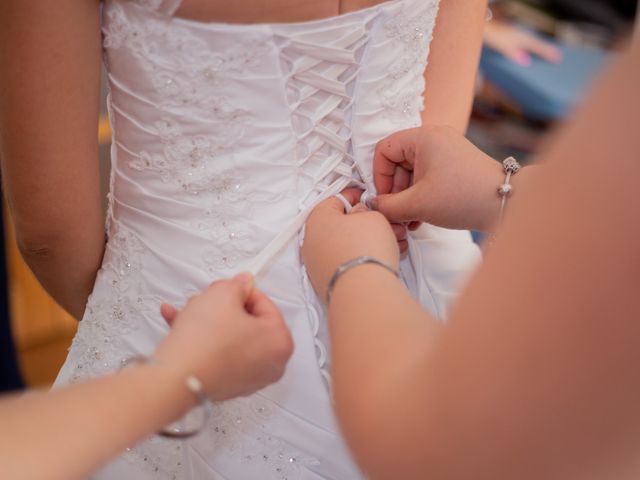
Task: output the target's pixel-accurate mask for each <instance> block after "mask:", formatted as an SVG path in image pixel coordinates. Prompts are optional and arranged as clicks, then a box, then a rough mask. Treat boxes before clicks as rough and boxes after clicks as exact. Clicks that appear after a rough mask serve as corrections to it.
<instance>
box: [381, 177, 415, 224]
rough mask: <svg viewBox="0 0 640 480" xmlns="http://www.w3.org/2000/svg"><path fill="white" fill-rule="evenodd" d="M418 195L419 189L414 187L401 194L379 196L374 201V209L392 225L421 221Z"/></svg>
mask: <svg viewBox="0 0 640 480" xmlns="http://www.w3.org/2000/svg"><path fill="white" fill-rule="evenodd" d="M417 193H418V190H417V187H415V186H413V187H410V188H408V189H406V190H403V191H402V192H399V193H393V194H390V195H379V196H377V197H376V198H375V199H374V200H373V207H374V209H375V210H377V211H379V212H380V213H382V214H383V215H384V216H385V217H387V220H389V222H391V223H406V222H413V221H420V220H421V219H420V210H419V207H420V205H419V198H418V194H417Z"/></svg>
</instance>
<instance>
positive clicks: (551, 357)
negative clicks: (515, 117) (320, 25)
mask: <svg viewBox="0 0 640 480" xmlns="http://www.w3.org/2000/svg"><path fill="white" fill-rule="evenodd" d="M632 55H633V56H631V55H630V56H628V58H626V59H625V60H624V64H623V65H621V66H618V67H617V68H616V69H615V71H614V72H613V73H612V74H611V75H609V76H608V77H607V78H606V80H605V82H604V84H603V85H602V86H601V88H600V89H599V90H598V92H597V94H596V95H595V96H594V97H593V98H592V99H591V101H590V102H589V104H588V106H587V107H586V108H585V109H584V110H583V111H582V112H581V113H580V115H579V116H578V118H577V119H576V120H575V122H574V123H573V124H572V125H571V126H570V127H567V128H566V129H565V130H564V131H563V132H561V133H560V135H558V137H557V138H556V141H555V142H554V143H553V145H552V146H551V148H550V149H549V150H547V152H546V154H544V155H543V156H542V157H543V159H544V162H545V166H544V167H541V168H540V169H538V172H537V173H536V176H535V178H531V179H530V183H529V184H528V186H527V187H526V188H524V189H522V190H523V191H521V192H519V193H518V195H517V196H515V197H514V198H513V199H512V200H510V202H511V203H510V205H509V216H508V217H507V220H506V223H505V224H504V226H503V228H501V229H500V232H499V234H498V237H497V240H496V242H495V244H494V246H493V247H492V248H491V249H490V250H489V252H488V254H487V256H486V260H485V262H484V263H483V265H482V266H481V267H480V268H479V269H478V271H477V272H476V274H475V275H474V277H473V278H472V279H471V281H470V283H469V284H468V286H467V288H466V289H465V291H464V292H463V294H462V296H461V297H460V299H459V301H458V303H457V305H456V306H455V308H454V311H453V312H452V315H451V317H450V320H449V322H448V323H447V325H446V326H442V325H441V324H439V323H436V322H435V321H434V320H433V318H432V317H431V316H430V315H429V314H428V313H426V312H424V311H422V310H421V309H420V308H419V307H418V305H417V304H416V303H415V302H414V301H413V300H412V299H411V298H410V297H409V295H408V293H407V292H406V290H405V289H404V287H403V286H402V285H401V284H400V282H398V281H397V280H396V279H395V278H394V277H393V275H390V274H389V272H387V271H386V270H384V269H381V268H378V267H376V266H365V267H359V268H357V269H353V270H351V271H349V272H348V273H346V274H345V275H344V276H343V278H341V280H340V281H339V282H338V284H337V285H336V288H335V290H334V293H333V298H332V302H331V305H330V307H329V321H330V328H331V335H332V344H333V347H332V351H333V365H334V382H333V384H334V392H335V400H336V408H337V412H338V415H339V419H340V421H341V424H342V427H343V431H344V433H345V436H346V438H347V440H348V442H349V444H350V445H351V447H352V449H353V451H354V453H355V456H356V458H357V459H358V461H359V462H360V465H361V466H362V467H363V469H364V470H365V471H366V472H367V473H368V474H369V475H370V477H371V478H374V479H376V478H385V479H386V478H403V479H414V478H415V479H423V478H427V477H428V478H431V479H440V478H442V479H447V480H456V479H466V478H474V479H496V478H518V479H520V480H528V479H532V480H533V479H536V480H539V479H540V478H545V479H555V478H558V479H560V478H563V479H566V478H581V479H596V478H616V479H627V478H629V479H631V478H637V476H638V472H639V471H640V465H639V462H638V460H637V445H638V442H639V441H640V416H639V415H638V414H637V405H638V404H639V402H640V382H638V378H637V368H636V366H637V365H638V364H639V362H640V344H639V341H638V339H639V338H640V324H639V323H638V318H640V300H639V297H638V292H637V289H638V287H637V286H638V280H637V279H638V274H639V272H640V256H639V255H640V254H639V250H638V245H639V244H640V222H639V221H638V205H640V190H638V189H637V188H636V185H635V184H636V183H637V179H638V178H640V163H639V162H638V161H637V156H638V152H640V138H639V137H638V135H637V127H636V126H637V125H638V122H639V121H640V103H639V97H638V96H637V95H635V92H636V87H637V85H638V82H639V81H640V51H638V50H637V49H636V50H635V52H634V53H633V54H632ZM330 202H331V200H330V201H328V202H327V203H325V204H324V206H323V207H320V210H318V211H317V212H315V213H314V214H313V215H314V216H316V213H317V216H316V217H315V219H314V217H313V216H312V217H311V219H310V223H309V224H308V225H307V231H306V237H305V238H306V239H305V247H304V250H303V253H304V255H305V262H306V265H307V270H308V271H309V273H310V275H311V276H312V280H313V281H314V285H316V287H317V288H318V290H319V291H321V292H322V290H323V288H324V287H323V285H326V282H327V281H328V278H329V276H330V275H331V273H332V272H333V271H334V269H335V267H336V266H337V265H338V264H339V263H341V262H342V261H344V260H345V259H347V258H345V256H344V255H347V256H349V257H351V258H352V257H353V256H354V255H362V254H370V255H377V256H378V258H382V259H384V260H385V261H387V262H389V263H391V264H393V262H395V261H397V260H395V255H397V251H395V250H394V248H397V247H395V246H394V245H392V243H393V242H392V241H389V239H388V232H389V231H390V230H389V229H388V227H386V230H385V229H383V228H382V226H381V219H383V217H382V216H381V215H380V214H379V213H376V212H365V213H356V214H352V215H347V216H345V215H342V214H341V213H340V212H339V211H337V210H336V209H337V208H338V207H336V206H335V205H334V207H331V205H332V204H331V203H330ZM332 208H333V210H332ZM407 208H411V207H410V206H407ZM355 217H360V218H359V219H358V218H355ZM314 222H317V223H314ZM334 222H335V223H334ZM367 223H368V224H369V227H368V228H367ZM314 225H318V226H320V225H323V226H324V227H327V229H328V230H324V231H323V229H321V228H318V229H315V228H314ZM351 228H355V230H356V231H357V235H356V234H353V235H352V236H353V238H354V239H357V240H354V241H353V242H351V243H349V242H348V241H347V240H346V239H347V238H349V236H350V234H351V231H350V229H351ZM336 229H338V231H339V232H340V235H339V238H340V239H342V240H341V242H342V243H341V244H340V245H333V244H332V242H331V241H330V240H329V239H330V238H331V235H332V234H334V233H335V231H336ZM385 232H387V233H385ZM376 238H383V239H385V240H384V242H382V241H376V240H371V239H376ZM365 239H370V240H369V242H366V241H365ZM306 242H309V244H307V243H306ZM356 242H357V243H356ZM345 243H346V247H345V245H344V244H345ZM385 245H386V246H385ZM345 248H346V254H344V255H343V253H342V251H344V250H345ZM320 259H321V260H322V261H320ZM354 352H357V354H355V353H354ZM354 384H357V385H358V387H357V395H354V390H353V385H354ZM381 432H384V434H382V433H381Z"/></svg>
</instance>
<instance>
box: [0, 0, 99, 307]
mask: <svg viewBox="0 0 640 480" xmlns="http://www.w3.org/2000/svg"><path fill="white" fill-rule="evenodd" d="M100 48H101V47H100V4H99V1H98V0H56V1H55V2H52V1H47V0H6V1H2V2H0V72H1V74H0V157H1V160H2V176H3V184H4V189H5V194H6V196H7V199H8V203H9V207H10V209H11V214H12V217H13V221H14V224H15V229H16V236H17V240H18V246H19V248H20V251H21V252H22V255H23V256H24V258H25V260H26V261H27V263H28V264H29V266H30V268H31V269H32V270H33V271H34V273H35V274H36V276H37V277H38V279H39V281H40V282H41V283H42V285H43V286H44V287H45V288H46V290H47V291H48V292H49V293H50V294H51V295H52V296H53V298H54V299H55V300H56V301H57V302H58V303H60V305H62V306H63V307H64V308H65V309H67V310H68V311H69V312H70V313H71V314H73V315H74V316H75V317H76V318H81V316H82V313H83V311H84V307H85V303H86V299H87V296H88V294H89V293H90V291H91V288H92V286H93V282H94V279H95V275H96V272H97V270H98V268H99V265H100V262H101V259H102V254H103V251H104V229H103V218H102V210H101V203H100V183H99V182H100V180H99V167H98V139H97V123H98V114H99V111H98V108H99V101H98V99H99V76H100V58H101V50H100Z"/></svg>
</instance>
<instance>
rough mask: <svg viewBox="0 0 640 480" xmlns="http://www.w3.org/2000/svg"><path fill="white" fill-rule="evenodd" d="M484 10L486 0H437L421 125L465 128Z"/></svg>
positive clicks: (484, 14) (473, 85)
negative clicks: (437, 5)
mask: <svg viewBox="0 0 640 480" xmlns="http://www.w3.org/2000/svg"><path fill="white" fill-rule="evenodd" d="M486 11H487V2H486V0H473V1H469V0H441V2H440V7H439V10H438V17H437V19H436V26H435V29H434V32H433V41H432V42H431V47H430V53H429V64H428V65H427V68H426V70H425V73H424V78H425V85H426V86H425V93H424V104H425V109H424V111H423V113H422V124H423V125H449V126H451V127H453V128H455V129H456V130H457V131H459V132H462V133H464V132H465V131H466V129H467V125H468V123H469V115H470V113H471V104H472V101H473V95H474V88H475V78H476V71H477V69H478V62H479V59H480V48H481V46H482V33H483V29H484V25H485V17H486Z"/></svg>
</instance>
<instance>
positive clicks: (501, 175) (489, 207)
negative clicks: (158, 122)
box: [478, 162, 531, 233]
mask: <svg viewBox="0 0 640 480" xmlns="http://www.w3.org/2000/svg"><path fill="white" fill-rule="evenodd" d="M530 168H531V167H524V168H521V169H520V170H519V172H518V173H517V174H512V175H511V176H510V179H509V185H510V187H511V191H510V193H509V194H508V199H512V198H513V197H514V196H515V195H517V192H519V190H520V188H521V186H522V183H523V179H524V177H526V176H528V173H529V169H530ZM525 171H526V172H525ZM504 182H505V172H504V168H503V166H502V164H501V163H498V162H496V168H495V169H494V172H492V174H490V175H488V176H487V180H486V182H485V183H486V188H485V195H484V199H483V202H482V204H483V209H482V214H481V221H480V222H479V224H478V230H479V231H481V232H483V233H492V232H495V231H496V230H497V229H498V228H499V227H500V220H501V216H502V214H504V210H503V209H502V207H501V203H502V197H501V195H500V194H499V193H498V188H499V187H500V186H501V185H503V184H504ZM506 208H508V202H506V204H505V209H506Z"/></svg>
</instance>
